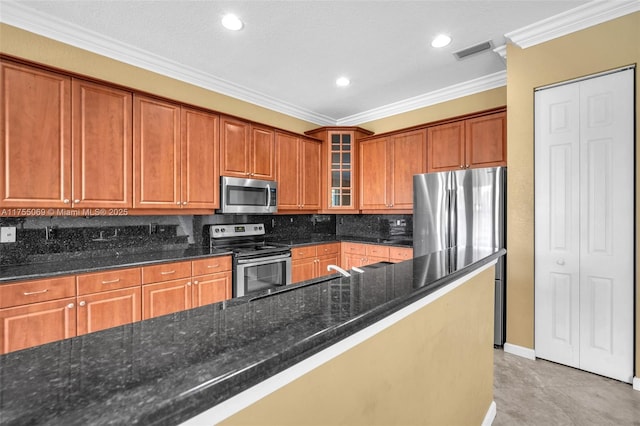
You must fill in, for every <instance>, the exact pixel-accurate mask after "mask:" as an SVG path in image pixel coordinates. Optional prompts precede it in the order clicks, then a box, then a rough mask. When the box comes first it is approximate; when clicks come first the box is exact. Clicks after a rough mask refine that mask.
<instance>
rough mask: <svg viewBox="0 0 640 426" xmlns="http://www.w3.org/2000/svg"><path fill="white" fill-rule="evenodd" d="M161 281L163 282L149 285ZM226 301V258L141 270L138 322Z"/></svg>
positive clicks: (228, 281)
mask: <svg viewBox="0 0 640 426" xmlns="http://www.w3.org/2000/svg"><path fill="white" fill-rule="evenodd" d="M163 277H165V279H166V281H162V282H153V281H157V280H160V279H162V278H163ZM173 278H177V279H173ZM152 282H153V283H152ZM230 298H231V257H230V256H223V257H214V258H207V259H199V260H194V261H190V262H174V263H164V264H161V265H153V266H145V267H143V268H142V319H149V318H153V317H157V316H160V315H166V314H171V313H174V312H179V311H183V310H185V309H190V308H196V307H198V306H203V305H207V304H210V303H215V302H220V301H223V300H227V299H230Z"/></svg>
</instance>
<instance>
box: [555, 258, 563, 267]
mask: <svg viewBox="0 0 640 426" xmlns="http://www.w3.org/2000/svg"><path fill="white" fill-rule="evenodd" d="M556 263H557V264H558V265H560V266H564V259H558V260H557V261H556Z"/></svg>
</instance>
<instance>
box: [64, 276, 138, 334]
mask: <svg viewBox="0 0 640 426" xmlns="http://www.w3.org/2000/svg"><path fill="white" fill-rule="evenodd" d="M140 283H141V281H140V268H129V269H118V270H115V271H107V272H96V273H91V274H83V275H78V276H76V290H77V294H78V308H77V334H78V336H79V335H82V334H86V333H92V332H94V331H100V330H104V329H105V328H111V327H116V326H119V325H123V324H129V323H132V322H135V321H140V296H141V293H140Z"/></svg>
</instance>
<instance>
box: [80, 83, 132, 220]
mask: <svg viewBox="0 0 640 426" xmlns="http://www.w3.org/2000/svg"><path fill="white" fill-rule="evenodd" d="M72 94H73V106H72V108H73V144H72V145H73V161H74V164H73V200H72V202H73V207H123V208H124V207H131V206H132V205H133V198H132V195H131V194H132V192H133V191H132V188H133V184H132V173H133V172H132V170H133V166H132V156H133V152H132V150H133V145H132V134H133V131H132V124H131V114H132V113H131V108H132V95H131V93H130V92H126V91H123V90H118V89H114V88H111V87H107V86H102V85H100V84H95V83H89V82H86V81H82V80H76V79H74V80H73V85H72Z"/></svg>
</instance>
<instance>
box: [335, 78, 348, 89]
mask: <svg viewBox="0 0 640 426" xmlns="http://www.w3.org/2000/svg"><path fill="white" fill-rule="evenodd" d="M350 84H351V80H349V79H348V78H347V77H338V78H337V79H336V86H338V87H347V86H348V85H350Z"/></svg>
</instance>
